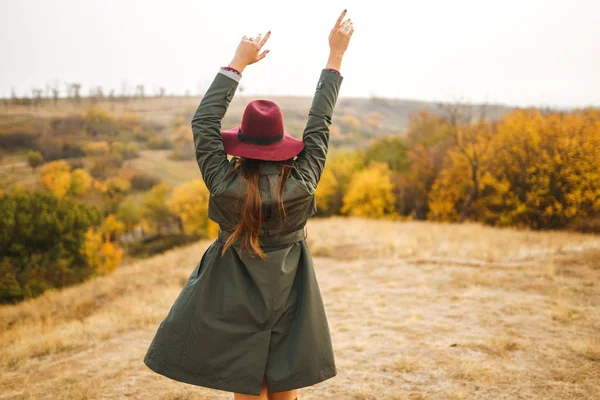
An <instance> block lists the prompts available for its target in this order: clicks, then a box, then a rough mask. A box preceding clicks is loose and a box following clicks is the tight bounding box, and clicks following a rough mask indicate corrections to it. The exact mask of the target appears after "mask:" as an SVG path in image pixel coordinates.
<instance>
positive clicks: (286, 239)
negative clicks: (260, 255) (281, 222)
mask: <svg viewBox="0 0 600 400" xmlns="http://www.w3.org/2000/svg"><path fill="white" fill-rule="evenodd" d="M232 234H233V232H227V231H224V230H222V229H219V235H218V236H217V239H218V240H219V241H221V242H223V243H225V242H226V241H227V239H228V238H229V236H231V235H232ZM306 237H307V233H306V225H304V226H303V227H302V228H300V229H298V230H295V231H293V232H288V233H283V234H279V235H277V234H273V235H260V234H259V235H258V240H259V242H260V244H261V245H263V246H273V245H275V246H276V245H280V244H292V243H296V242H299V241H301V240H304V239H306Z"/></svg>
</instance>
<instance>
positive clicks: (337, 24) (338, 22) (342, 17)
mask: <svg viewBox="0 0 600 400" xmlns="http://www.w3.org/2000/svg"><path fill="white" fill-rule="evenodd" d="M346 11H348V10H344V11H342V13H341V14H340V16H339V17H338V19H337V21H335V26H340V24H341V23H342V20H343V19H344V16H345V15H346Z"/></svg>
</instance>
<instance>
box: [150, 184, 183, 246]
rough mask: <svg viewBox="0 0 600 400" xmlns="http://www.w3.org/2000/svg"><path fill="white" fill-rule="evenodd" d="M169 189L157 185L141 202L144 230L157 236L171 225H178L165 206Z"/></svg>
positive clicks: (176, 219) (165, 185)
mask: <svg viewBox="0 0 600 400" xmlns="http://www.w3.org/2000/svg"><path fill="white" fill-rule="evenodd" d="M170 193H171V188H170V187H169V185H168V184H166V183H159V184H158V185H155V186H153V187H152V189H150V192H149V193H147V194H146V195H145V196H144V198H143V200H142V220H143V223H144V225H145V226H146V228H147V229H148V230H150V231H152V232H154V233H155V234H157V235H159V236H160V235H162V233H163V231H164V230H166V229H167V228H169V227H170V226H171V225H173V224H177V225H178V226H179V224H178V222H179V220H178V217H177V215H176V214H175V213H173V212H172V211H171V210H170V209H169V206H168V205H167V200H168V197H169V194H170Z"/></svg>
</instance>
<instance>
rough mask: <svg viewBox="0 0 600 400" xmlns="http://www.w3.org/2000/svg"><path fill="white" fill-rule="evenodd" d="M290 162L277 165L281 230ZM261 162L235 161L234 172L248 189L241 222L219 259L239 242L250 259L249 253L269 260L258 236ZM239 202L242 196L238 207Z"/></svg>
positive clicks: (260, 215) (246, 159)
mask: <svg viewBox="0 0 600 400" xmlns="http://www.w3.org/2000/svg"><path fill="white" fill-rule="evenodd" d="M291 161H292V159H290V160H285V161H280V162H279V163H278V164H279V167H280V168H281V171H280V173H279V179H278V184H277V212H278V214H279V218H280V226H279V228H280V229H281V228H282V227H283V224H284V222H285V220H286V217H287V215H286V212H285V207H284V205H283V194H284V192H285V184H286V182H287V180H288V178H289V177H290V173H291V171H292V168H294V167H293V165H292V163H291ZM261 162H264V161H261V160H257V159H253V158H245V157H235V160H234V164H233V169H234V170H235V171H239V173H240V174H241V177H242V178H243V179H244V180H245V181H246V182H247V189H246V194H245V195H244V197H243V205H242V213H241V218H240V222H239V223H238V224H237V226H236V227H235V230H234V231H233V233H232V234H231V236H229V238H228V239H227V241H226V242H225V245H224V246H223V251H222V252H221V255H223V254H225V251H226V250H227V249H228V248H229V247H230V246H232V245H233V243H235V242H236V241H237V240H238V239H239V238H241V248H242V249H244V248H245V249H247V250H248V252H249V253H250V254H251V256H252V252H254V253H255V254H256V255H258V257H260V258H261V259H263V260H264V259H266V258H268V256H267V254H266V253H265V252H264V251H263V250H262V249H261V247H260V242H259V240H258V234H259V232H260V230H261V228H262V200H261V198H260V189H259V186H258V181H259V177H260V174H259V172H260V170H259V166H260V163H261ZM240 187H241V180H240ZM240 201H242V197H241V196H240V197H238V205H239V202H240Z"/></svg>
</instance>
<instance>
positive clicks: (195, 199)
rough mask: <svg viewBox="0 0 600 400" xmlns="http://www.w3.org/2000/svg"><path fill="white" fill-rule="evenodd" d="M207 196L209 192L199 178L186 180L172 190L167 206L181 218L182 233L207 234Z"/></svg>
mask: <svg viewBox="0 0 600 400" xmlns="http://www.w3.org/2000/svg"><path fill="white" fill-rule="evenodd" d="M209 197H210V193H209V191H208V189H207V188H206V185H205V184H204V181H202V180H201V179H194V180H192V181H190V182H186V183H184V184H182V185H180V186H178V187H177V188H175V190H173V194H172V196H171V198H170V199H169V202H168V207H169V209H170V210H171V211H172V212H173V213H175V214H176V215H177V216H178V217H179V219H180V220H181V223H182V227H183V233H184V234H186V235H202V236H207V235H208V221H209V219H208V199H209ZM213 229H214V228H213Z"/></svg>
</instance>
